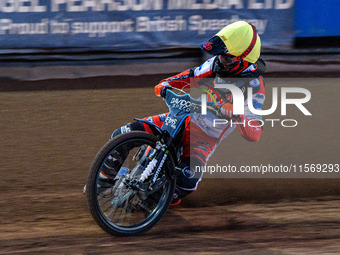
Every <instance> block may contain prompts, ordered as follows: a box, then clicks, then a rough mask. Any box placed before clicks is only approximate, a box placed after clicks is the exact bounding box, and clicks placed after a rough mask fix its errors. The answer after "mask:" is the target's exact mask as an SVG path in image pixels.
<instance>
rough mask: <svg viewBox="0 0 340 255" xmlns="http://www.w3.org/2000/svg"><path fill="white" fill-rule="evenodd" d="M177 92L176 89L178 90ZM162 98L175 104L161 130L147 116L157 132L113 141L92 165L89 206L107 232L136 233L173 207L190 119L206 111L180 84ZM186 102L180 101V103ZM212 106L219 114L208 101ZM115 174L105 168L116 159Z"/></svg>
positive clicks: (105, 146)
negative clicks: (184, 137)
mask: <svg viewBox="0 0 340 255" xmlns="http://www.w3.org/2000/svg"><path fill="white" fill-rule="evenodd" d="M175 91H176V92H175ZM162 96H163V97H164V98H165V102H166V104H167V106H168V108H169V114H168V116H167V119H166V121H165V123H164V125H163V126H162V127H161V128H159V127H158V126H156V125H154V124H153V123H151V122H148V121H146V120H141V119H136V120H137V121H142V122H144V123H146V124H147V125H148V126H149V127H150V128H151V129H152V130H153V131H154V132H153V133H154V134H156V135H151V134H149V133H146V132H141V131H132V132H128V133H123V134H121V135H118V136H116V137H114V138H113V139H111V140H110V141H109V142H107V143H106V144H105V145H104V146H103V147H102V149H101V150H100V151H99V152H98V154H97V155H96V157H95V159H94V160H93V163H92V165H91V167H90V170H89V173H88V177H87V182H86V185H85V187H84V189H85V193H86V196H87V202H88V207H89V210H90V212H91V214H92V216H93V218H94V220H95V221H96V222H97V224H98V225H99V226H100V227H101V228H102V229H103V230H105V231H106V232H108V233H109V234H113V235H118V236H132V235H137V234H140V233H143V232H145V231H147V230H149V229H150V228H152V227H153V226H154V225H155V224H156V223H157V222H158V221H159V220H160V219H161V218H162V216H163V215H164V213H165V212H166V211H167V209H168V207H169V205H170V203H171V200H172V196H173V193H174V190H175V185H176V174H178V173H179V171H180V169H179V168H178V167H177V166H178V164H179V160H180V155H181V144H182V142H181V141H182V136H183V132H184V130H185V128H187V127H185V119H186V118H187V117H188V116H189V115H190V114H198V113H200V112H201V102H200V101H199V100H196V99H193V98H192V97H191V96H190V94H187V93H185V92H184V91H183V90H179V89H175V88H166V89H164V90H163V91H162ZM179 102H180V103H179ZM208 110H209V111H212V112H213V113H214V114H216V115H219V111H218V109H217V108H216V107H215V106H214V105H211V104H210V102H208ZM113 160H114V162H116V163H117V162H118V163H117V164H115V166H114V167H111V173H110V174H109V177H110V178H107V176H104V175H103V171H102V169H103V168H105V166H106V165H107V164H109V163H110V162H113Z"/></svg>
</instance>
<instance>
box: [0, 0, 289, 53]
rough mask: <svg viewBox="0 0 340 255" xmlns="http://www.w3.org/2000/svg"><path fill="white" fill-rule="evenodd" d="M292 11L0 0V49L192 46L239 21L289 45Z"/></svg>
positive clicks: (271, 42) (183, 1)
mask: <svg viewBox="0 0 340 255" xmlns="http://www.w3.org/2000/svg"><path fill="white" fill-rule="evenodd" d="M293 11H294V0H0V49H1V50H2V52H3V51H5V50H7V51H8V50H9V49H12V50H13V49H16V50H19V49H21V50H26V51H27V50H35V49H40V50H42V49H44V50H46V49H47V50H53V49H68V48H78V49H84V50H85V49H86V50H88V49H95V50H105V49H107V50H113V51H142V50H158V49H167V48H174V47H197V46H198V45H200V44H201V43H202V42H203V41H205V40H207V39H209V38H210V37H211V36H213V35H214V34H215V33H216V32H218V31H219V30H220V29H222V28H223V27H224V26H226V25H228V24H230V23H232V22H235V21H238V20H245V21H248V22H250V23H252V24H253V25H254V26H255V27H256V28H257V31H258V33H259V34H260V36H261V39H262V45H263V46H264V47H269V48H280V47H282V46H285V47H286V46H290V45H291V44H292V41H293V36H294V28H293V26H294V21H293V20H294V19H293V15H294V13H293Z"/></svg>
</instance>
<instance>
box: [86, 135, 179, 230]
mask: <svg viewBox="0 0 340 255" xmlns="http://www.w3.org/2000/svg"><path fill="white" fill-rule="evenodd" d="M156 142H157V138H156V137H155V136H153V135H151V134H148V133H145V132H138V131H136V132H129V133H125V134H122V135H119V136H117V137H115V138H114V139H112V140H110V141H109V142H108V143H107V144H106V145H105V146H104V147H103V148H102V149H101V150H100V151H99V153H98V154H97V156H96V157H95V159H94V161H93V163H92V166H91V168H90V170H89V175H88V178H87V183H86V195H87V201H88V206H89V209H90V212H91V214H92V216H93V218H94V219H95V221H96V222H97V224H98V225H99V226H100V227H101V228H102V229H103V230H105V231H106V232H108V233H110V234H114V235H120V236H128V235H136V234H140V233H142V232H145V231H147V230H149V229H150V228H151V227H153V226H154V225H155V224H156V223H157V222H158V221H159V220H160V219H161V218H162V216H163V215H164V213H165V212H166V210H167V209H168V207H169V205H170V202H171V199H172V195H173V192H174V188H175V181H174V180H170V179H169V177H168V175H167V174H166V171H167V168H171V167H172V168H174V163H173V161H172V158H171V155H169V156H168V158H167V160H166V162H165V164H164V166H163V168H162V170H161V172H160V174H159V175H158V178H157V181H156V183H155V185H154V187H153V189H152V190H148V187H149V184H148V180H145V182H144V183H138V184H137V185H136V183H137V180H139V178H140V175H141V174H142V172H143V170H144V169H145V167H146V165H147V163H148V160H147V156H149V155H150V154H151V153H152V152H153V150H154V148H155V146H156Z"/></svg>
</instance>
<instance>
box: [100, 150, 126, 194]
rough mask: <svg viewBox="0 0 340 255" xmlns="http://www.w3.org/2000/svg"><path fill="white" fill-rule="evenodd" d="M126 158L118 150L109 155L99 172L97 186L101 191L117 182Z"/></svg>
mask: <svg viewBox="0 0 340 255" xmlns="http://www.w3.org/2000/svg"><path fill="white" fill-rule="evenodd" d="M124 160H125V158H124V155H121V153H119V152H118V151H114V152H112V153H111V154H110V155H109V156H108V158H107V159H106V161H105V162H104V164H103V167H102V169H101V170H100V173H99V178H98V186H97V187H98V191H99V192H101V191H103V190H105V189H108V188H110V187H112V185H113V184H114V183H115V177H116V176H117V175H119V172H120V169H121V167H122V165H123V163H124Z"/></svg>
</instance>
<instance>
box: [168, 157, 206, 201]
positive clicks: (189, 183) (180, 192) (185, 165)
mask: <svg viewBox="0 0 340 255" xmlns="http://www.w3.org/2000/svg"><path fill="white" fill-rule="evenodd" d="M199 164H201V163H200V162H198V161H197V160H196V159H193V158H190V157H187V158H184V159H183V160H182V162H181V164H180V165H179V167H178V169H179V170H180V173H179V174H178V175H177V176H176V188H175V192H174V194H173V198H172V201H171V205H178V204H179V203H180V202H181V201H182V198H184V197H185V196H187V195H189V194H190V193H192V192H193V191H195V190H196V189H197V185H198V183H199V182H200V181H201V178H202V172H199V171H198V172H197V171H196V170H195V169H196V168H195V166H196V165H199ZM178 169H177V170H178Z"/></svg>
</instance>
